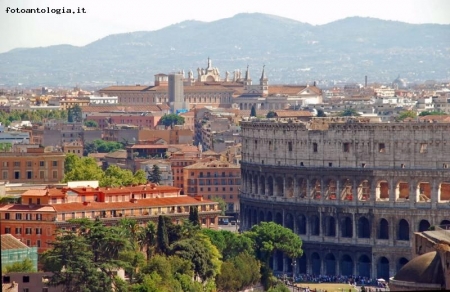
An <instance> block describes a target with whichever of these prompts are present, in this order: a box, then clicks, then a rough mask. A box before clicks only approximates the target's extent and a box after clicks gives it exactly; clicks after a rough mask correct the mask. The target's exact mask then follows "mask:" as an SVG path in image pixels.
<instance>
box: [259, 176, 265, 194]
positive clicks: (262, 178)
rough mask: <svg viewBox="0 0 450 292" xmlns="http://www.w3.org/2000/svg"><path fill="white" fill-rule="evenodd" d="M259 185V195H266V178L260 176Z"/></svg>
mask: <svg viewBox="0 0 450 292" xmlns="http://www.w3.org/2000/svg"><path fill="white" fill-rule="evenodd" d="M260 185H261V188H260V189H261V195H263V196H264V195H266V178H265V177H264V176H261V179H260Z"/></svg>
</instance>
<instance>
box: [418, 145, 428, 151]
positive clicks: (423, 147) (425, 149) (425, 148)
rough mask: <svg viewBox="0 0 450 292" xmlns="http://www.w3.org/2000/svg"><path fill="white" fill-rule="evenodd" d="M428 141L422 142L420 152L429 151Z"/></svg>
mask: <svg viewBox="0 0 450 292" xmlns="http://www.w3.org/2000/svg"><path fill="white" fill-rule="evenodd" d="M427 146H428V145H427V143H420V153H427Z"/></svg>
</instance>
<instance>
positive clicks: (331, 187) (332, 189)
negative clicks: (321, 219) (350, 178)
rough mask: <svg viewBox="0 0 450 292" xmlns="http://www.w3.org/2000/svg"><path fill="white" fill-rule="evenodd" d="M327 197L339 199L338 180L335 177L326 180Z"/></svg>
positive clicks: (328, 198)
mask: <svg viewBox="0 0 450 292" xmlns="http://www.w3.org/2000/svg"><path fill="white" fill-rule="evenodd" d="M326 187H327V189H326V191H325V199H327V200H336V199H337V182H336V180H334V179H329V180H328V181H327V182H326Z"/></svg>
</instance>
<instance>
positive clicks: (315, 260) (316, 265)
mask: <svg viewBox="0 0 450 292" xmlns="http://www.w3.org/2000/svg"><path fill="white" fill-rule="evenodd" d="M311 269H312V273H313V274H314V275H320V274H321V272H320V270H321V264H320V256H319V254H318V253H317V252H314V253H313V254H312V255H311Z"/></svg>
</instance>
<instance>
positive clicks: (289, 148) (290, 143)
mask: <svg viewBox="0 0 450 292" xmlns="http://www.w3.org/2000/svg"><path fill="white" fill-rule="evenodd" d="M288 150H289V151H292V142H288Z"/></svg>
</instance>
